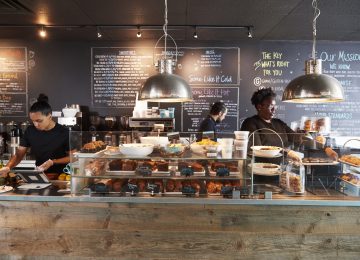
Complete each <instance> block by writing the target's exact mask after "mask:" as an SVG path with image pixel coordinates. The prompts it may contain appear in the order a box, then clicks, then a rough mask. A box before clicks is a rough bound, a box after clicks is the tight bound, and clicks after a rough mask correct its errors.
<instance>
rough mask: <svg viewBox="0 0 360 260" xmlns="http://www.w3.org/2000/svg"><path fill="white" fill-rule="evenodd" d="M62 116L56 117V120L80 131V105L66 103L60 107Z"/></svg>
mask: <svg viewBox="0 0 360 260" xmlns="http://www.w3.org/2000/svg"><path fill="white" fill-rule="evenodd" d="M62 114H63V116H60V117H58V119H57V122H58V123H59V124H60V125H64V126H66V127H68V128H69V129H71V130H75V131H81V129H82V113H81V111H80V106H79V105H77V104H73V105H71V106H70V107H68V106H67V105H66V106H65V107H64V108H63V109H62Z"/></svg>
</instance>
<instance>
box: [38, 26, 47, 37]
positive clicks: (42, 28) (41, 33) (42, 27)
mask: <svg viewBox="0 0 360 260" xmlns="http://www.w3.org/2000/svg"><path fill="white" fill-rule="evenodd" d="M39 36H40V37H41V38H46V36H47V33H46V31H45V28H44V26H41V29H40V31H39Z"/></svg>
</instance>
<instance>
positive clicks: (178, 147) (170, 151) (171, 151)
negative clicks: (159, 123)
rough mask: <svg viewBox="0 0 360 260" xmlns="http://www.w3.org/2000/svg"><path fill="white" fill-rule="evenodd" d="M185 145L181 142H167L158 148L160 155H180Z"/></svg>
mask: <svg viewBox="0 0 360 260" xmlns="http://www.w3.org/2000/svg"><path fill="white" fill-rule="evenodd" d="M185 147H186V146H185V145H183V144H168V145H165V146H163V147H161V148H160V152H161V155H162V156H166V157H168V156H181V155H183V154H184V152H185Z"/></svg>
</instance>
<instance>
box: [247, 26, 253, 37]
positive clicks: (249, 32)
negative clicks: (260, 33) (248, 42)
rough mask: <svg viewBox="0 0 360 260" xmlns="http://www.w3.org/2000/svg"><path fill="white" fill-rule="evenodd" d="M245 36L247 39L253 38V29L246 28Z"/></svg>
mask: <svg viewBox="0 0 360 260" xmlns="http://www.w3.org/2000/svg"><path fill="white" fill-rule="evenodd" d="M247 36H248V38H252V37H254V32H253V27H252V26H248V33H247Z"/></svg>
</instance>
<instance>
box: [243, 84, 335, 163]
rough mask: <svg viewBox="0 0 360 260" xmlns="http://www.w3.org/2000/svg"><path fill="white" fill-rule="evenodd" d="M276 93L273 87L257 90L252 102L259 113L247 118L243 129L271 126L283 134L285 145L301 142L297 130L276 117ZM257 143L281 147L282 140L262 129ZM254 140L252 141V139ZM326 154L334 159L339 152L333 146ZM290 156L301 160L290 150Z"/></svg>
mask: <svg viewBox="0 0 360 260" xmlns="http://www.w3.org/2000/svg"><path fill="white" fill-rule="evenodd" d="M275 97H276V94H275V92H273V91H272V89H271V88H263V89H259V90H258V91H256V92H255V93H254V94H253V96H252V97H251V103H252V104H253V105H254V106H255V108H256V110H257V115H255V116H252V117H249V118H247V119H245V121H244V122H243V124H242V125H241V130H242V131H250V132H254V131H255V130H258V129H261V128H269V129H271V130H273V131H275V132H276V133H278V134H279V135H280V136H281V139H282V140H283V142H284V147H288V146H289V145H290V144H292V143H300V140H295V139H296V138H295V137H296V136H299V135H296V134H294V133H295V132H294V131H293V130H292V129H291V128H290V127H289V126H288V125H287V124H286V123H284V122H283V121H282V120H280V119H277V118H274V116H275V111H276V101H275ZM254 138H255V140H254V141H255V145H269V146H279V147H281V141H280V139H279V138H278V136H277V135H275V134H274V133H273V132H271V131H266V130H261V134H255V137H254ZM250 142H252V141H250ZM325 152H326V154H327V155H328V156H329V157H331V158H332V159H334V160H337V157H338V155H337V153H336V152H334V151H333V150H332V149H331V148H326V149H325ZM288 156H289V157H292V159H295V160H299V158H298V156H297V155H296V153H294V152H292V151H290V152H288Z"/></svg>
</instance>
